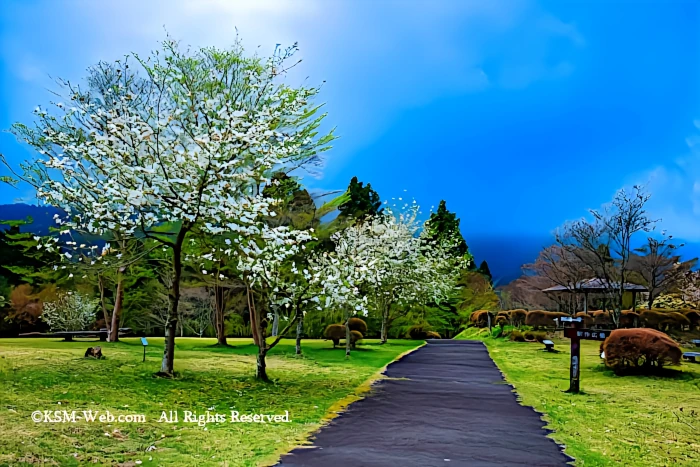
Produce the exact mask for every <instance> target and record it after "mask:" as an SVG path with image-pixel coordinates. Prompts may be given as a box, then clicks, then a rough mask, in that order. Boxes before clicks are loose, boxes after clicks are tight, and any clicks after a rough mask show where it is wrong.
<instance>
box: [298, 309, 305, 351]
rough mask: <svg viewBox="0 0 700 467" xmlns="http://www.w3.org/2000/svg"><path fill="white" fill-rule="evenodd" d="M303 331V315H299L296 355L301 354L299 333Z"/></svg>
mask: <svg viewBox="0 0 700 467" xmlns="http://www.w3.org/2000/svg"><path fill="white" fill-rule="evenodd" d="M303 331H304V315H303V314H302V315H301V316H300V317H299V321H298V322H297V355H301V334H302V333H303Z"/></svg>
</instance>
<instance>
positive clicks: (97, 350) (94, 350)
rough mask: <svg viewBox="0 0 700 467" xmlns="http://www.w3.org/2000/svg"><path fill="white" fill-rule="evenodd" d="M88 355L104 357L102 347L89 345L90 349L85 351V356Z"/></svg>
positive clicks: (98, 357)
mask: <svg viewBox="0 0 700 467" xmlns="http://www.w3.org/2000/svg"><path fill="white" fill-rule="evenodd" d="M88 357H93V358H97V359H100V358H104V357H103V356H102V347H99V346H98V347H88V349H87V350H86V351H85V358H88Z"/></svg>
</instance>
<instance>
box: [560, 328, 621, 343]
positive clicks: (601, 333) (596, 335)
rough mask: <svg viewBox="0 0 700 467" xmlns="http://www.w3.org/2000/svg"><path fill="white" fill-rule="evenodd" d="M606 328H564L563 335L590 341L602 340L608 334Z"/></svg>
mask: <svg viewBox="0 0 700 467" xmlns="http://www.w3.org/2000/svg"><path fill="white" fill-rule="evenodd" d="M610 332H611V331H609V330H607V329H603V330H601V329H577V328H564V337H567V338H569V339H583V340H592V341H604V340H605V339H607V338H608V336H609V335H610Z"/></svg>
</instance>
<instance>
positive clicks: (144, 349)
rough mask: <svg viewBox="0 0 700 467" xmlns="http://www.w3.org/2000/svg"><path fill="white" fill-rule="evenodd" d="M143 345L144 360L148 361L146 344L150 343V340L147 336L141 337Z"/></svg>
mask: <svg viewBox="0 0 700 467" xmlns="http://www.w3.org/2000/svg"><path fill="white" fill-rule="evenodd" d="M141 345H143V361H144V362H145V361H146V346H147V345H148V341H147V340H146V338H145V337H142V338H141Z"/></svg>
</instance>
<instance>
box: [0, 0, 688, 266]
mask: <svg viewBox="0 0 700 467" xmlns="http://www.w3.org/2000/svg"><path fill="white" fill-rule="evenodd" d="M164 27H165V28H167V30H168V31H169V33H170V34H171V35H172V36H173V37H175V38H178V39H181V40H182V41H183V42H185V43H187V44H191V45H193V46H204V45H217V46H226V45H228V44H230V43H232V42H233V40H234V37H235V34H236V31H235V28H236V27H237V28H238V31H239V33H240V35H241V37H242V38H243V41H244V43H245V44H247V45H248V46H249V47H250V49H251V50H253V49H255V47H257V46H258V45H260V50H261V51H262V52H263V53H269V52H270V51H271V50H272V49H273V48H274V46H275V44H276V43H281V44H291V43H293V42H298V43H299V47H300V49H301V50H300V53H299V56H300V57H301V58H302V59H303V62H302V65H301V66H300V67H298V68H297V71H296V72H295V74H294V75H292V76H290V80H292V81H293V80H301V79H303V78H306V77H307V76H308V79H309V81H310V82H313V83H320V82H322V81H324V80H325V81H326V83H325V85H324V88H323V91H322V93H321V95H322V100H323V101H325V102H326V103H327V106H326V109H327V111H328V112H329V116H328V119H327V120H328V123H329V125H333V126H337V132H338V134H339V135H340V136H341V138H340V139H339V140H337V141H336V144H335V147H334V149H333V150H332V151H331V152H329V153H328V159H327V164H326V168H325V170H324V174H323V177H322V178H320V179H307V180H306V182H307V184H308V185H310V186H311V187H315V188H319V189H342V188H344V187H345V186H346V185H347V183H348V181H349V179H350V178H351V177H352V176H354V175H357V176H358V177H359V178H360V180H363V181H367V182H370V183H372V186H373V187H375V189H377V191H378V192H379V194H380V195H381V196H382V197H383V198H391V197H393V196H402V195H404V194H405V193H404V192H403V190H404V189H407V190H408V195H409V196H413V197H415V198H416V199H417V200H418V201H419V203H420V204H421V205H422V206H424V207H425V208H426V210H427V209H429V208H430V206H431V205H437V204H438V202H439V200H440V199H446V200H447V205H448V208H450V209H451V210H453V211H456V212H457V214H458V215H459V217H461V218H462V226H463V233H464V235H465V237H466V239H467V242H468V243H469V244H470V245H472V246H473V249H474V251H475V253H476V255H477V259H479V260H480V259H484V257H485V258H486V259H488V260H489V262H490V263H491V262H496V263H499V262H500V263H504V264H505V263H507V262H522V261H520V259H519V258H518V259H517V260H516V258H509V257H507V256H508V255H511V254H512V255H515V256H517V253H516V252H512V253H506V254H504V253H503V252H501V253H500V256H501V257H500V258H497V257H494V255H498V254H499V253H498V252H496V251H492V250H493V244H494V242H507V243H514V244H518V243H519V242H522V243H523V244H533V245H534V244H537V245H538V247H539V246H542V245H541V243H543V242H546V237H547V235H548V234H549V233H550V232H551V231H552V230H553V229H554V228H556V227H557V226H559V225H561V224H562V223H563V222H565V221H567V220H571V219H574V218H578V217H581V216H582V215H584V214H585V213H586V210H587V209H588V208H597V207H599V206H600V205H601V204H603V203H605V202H607V201H609V200H610V199H611V198H612V196H613V195H614V193H615V191H616V190H618V189H620V188H622V187H624V186H629V185H631V184H634V183H643V184H646V185H647V186H648V189H649V191H651V193H652V201H651V202H650V205H649V210H650V213H651V214H652V215H653V216H654V217H656V218H661V219H663V222H662V224H661V226H662V227H663V228H666V229H668V231H669V232H671V233H673V234H675V236H677V237H681V238H684V239H687V240H689V241H696V242H697V241H700V2H697V1H673V0H665V1H661V0H659V1H644V2H642V1H639V2H630V1H625V2H622V1H589V2H575V3H574V2H567V1H556V2H536V1H516V0H490V1H488V2H486V1H478V2H477V1H473V2H472V1H465V0H459V1H458V0H454V1H439V0H433V1H411V0H403V1H382V0H353V1H342V0H318V1H303V0H294V1H292V0H290V1H285V0H277V1H256V2H253V1H250V2H248V1H234V0H231V1H228V0H197V1H185V0H154V1H148V2H144V1H132V0H124V1H112V0H105V1H102V2H94V1H87V0H83V1H79V0H63V1H50V0H21V1H20V0H3V8H2V10H1V11H0V103H1V105H0V128H3V129H5V128H8V127H9V126H10V124H11V123H12V122H15V121H22V122H27V121H30V120H31V117H32V116H31V111H32V109H34V107H35V106H36V105H37V104H44V103H46V102H47V101H48V100H50V94H49V93H48V92H47V90H46V89H47V88H49V89H55V85H54V84H53V83H52V81H51V79H50V78H49V75H51V76H54V77H55V76H60V77H63V78H68V79H72V80H79V79H80V78H82V77H83V76H84V72H85V69H86V67H88V66H89V65H91V64H93V63H95V62H96V61H98V60H101V59H104V60H114V59H117V58H119V57H120V56H121V55H123V54H125V53H128V52H130V51H136V52H141V53H145V52H147V51H149V50H151V49H153V48H155V47H156V46H157V41H158V40H161V39H163V38H164V35H165V33H164ZM0 152H2V153H4V154H5V155H6V156H7V157H8V158H9V159H10V160H11V161H13V162H15V163H17V162H19V161H20V160H21V159H23V158H25V157H27V155H28V154H29V153H28V150H27V149H26V148H24V147H23V146H21V145H19V144H18V143H16V142H15V140H14V137H13V136H12V135H10V134H0ZM0 171H3V173H4V169H0ZM29 194H30V193H28V192H26V191H24V190H19V191H18V190H12V189H9V188H7V187H2V186H0V203H3V202H12V201H13V200H15V199H20V198H24V197H27V196H28V195H29ZM487 245H491V246H490V247H489V246H487ZM509 248H512V249H513V251H515V250H517V248H516V247H515V246H514V245H510V246H509ZM536 250H537V249H536V248H535V254H536ZM504 255H505V256H504ZM530 259H534V258H526V260H530ZM503 267H505V266H503Z"/></svg>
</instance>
